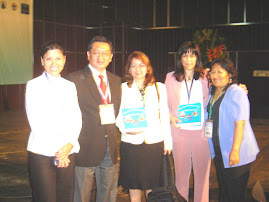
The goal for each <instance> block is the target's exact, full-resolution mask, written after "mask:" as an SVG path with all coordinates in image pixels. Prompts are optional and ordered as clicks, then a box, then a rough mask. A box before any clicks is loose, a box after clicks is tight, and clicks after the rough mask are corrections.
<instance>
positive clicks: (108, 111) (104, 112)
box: [99, 104, 116, 125]
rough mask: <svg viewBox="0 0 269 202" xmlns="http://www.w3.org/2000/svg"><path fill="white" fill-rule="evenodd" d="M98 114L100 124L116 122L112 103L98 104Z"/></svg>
mask: <svg viewBox="0 0 269 202" xmlns="http://www.w3.org/2000/svg"><path fill="white" fill-rule="evenodd" d="M99 114H100V119H101V125H106V124H112V123H115V122H116V120H115V112H114V105H113V104H107V105H99Z"/></svg>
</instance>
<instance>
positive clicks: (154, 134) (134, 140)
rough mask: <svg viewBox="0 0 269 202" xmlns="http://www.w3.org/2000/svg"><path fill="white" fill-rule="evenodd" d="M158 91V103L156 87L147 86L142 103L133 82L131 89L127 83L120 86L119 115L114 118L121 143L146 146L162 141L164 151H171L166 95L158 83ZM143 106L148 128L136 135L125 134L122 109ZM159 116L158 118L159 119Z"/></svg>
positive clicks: (163, 86) (162, 85)
mask: <svg viewBox="0 0 269 202" xmlns="http://www.w3.org/2000/svg"><path fill="white" fill-rule="evenodd" d="M157 85H158V89H159V94H160V101H158V94H157V90H156V86H155V85H153V86H147V87H146V94H145V98H144V101H142V96H141V94H140V92H139V90H138V87H137V85H136V83H135V82H134V83H133V85H132V86H131V88H129V87H128V86H127V83H126V82H125V83H123V84H122V98H121V106H120V111H119V115H118V117H117V118H116V125H117V127H118V128H119V129H120V131H121V133H122V135H121V141H123V142H127V143H131V144H136V145H137V144H142V143H143V142H145V143H147V144H153V143H158V142H161V141H164V148H165V149H172V137H171V128H170V116H169V110H168V105H167V93H166V88H165V85H164V84H162V83H159V82H158V84H157ZM144 104H145V111H146V117H147V123H148V127H147V128H145V129H144V131H143V132H142V133H139V134H136V135H130V134H126V132H125V127H124V122H123V116H122V109H125V108H138V107H143V105H144ZM159 116H160V117H159Z"/></svg>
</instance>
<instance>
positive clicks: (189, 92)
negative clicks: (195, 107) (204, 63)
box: [185, 77, 193, 104]
mask: <svg viewBox="0 0 269 202" xmlns="http://www.w3.org/2000/svg"><path fill="white" fill-rule="evenodd" d="M185 84H186V89H187V94H188V104H190V99H191V89H192V85H193V77H192V80H191V87H190V90H189V89H188V84H187V80H186V78H185Z"/></svg>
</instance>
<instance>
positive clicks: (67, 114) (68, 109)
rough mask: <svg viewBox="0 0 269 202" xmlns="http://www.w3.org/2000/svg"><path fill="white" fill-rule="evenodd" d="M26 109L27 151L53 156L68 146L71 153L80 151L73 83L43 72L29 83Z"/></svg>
mask: <svg viewBox="0 0 269 202" xmlns="http://www.w3.org/2000/svg"><path fill="white" fill-rule="evenodd" d="M25 107H26V113H27V117H28V121H29V124H30V127H31V133H30V137H29V140H28V146H27V150H28V151H31V152H33V153H36V154H41V155H44V156H55V152H57V151H58V150H59V149H60V148H61V147H62V146H64V145H66V144H67V143H71V144H73V149H72V150H71V152H70V153H74V152H75V153H77V152H79V149H80V147H79V143H78V137H79V134H80V130H81V126H82V116H81V112H80V108H79V104H78V98H77V90H76V87H75V84H74V83H72V82H70V81H67V80H66V79H63V78H61V77H54V76H51V75H49V74H46V73H45V72H44V73H43V74H42V75H41V76H39V77H37V78H35V79H33V80H30V81H28V83H27V86H26V93H25Z"/></svg>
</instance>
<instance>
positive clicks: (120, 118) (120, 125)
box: [116, 84, 125, 134]
mask: <svg viewBox="0 0 269 202" xmlns="http://www.w3.org/2000/svg"><path fill="white" fill-rule="evenodd" d="M121 90H122V94H121V103H120V110H119V114H118V116H117V118H116V126H117V127H118V128H119V130H120V132H121V133H122V134H125V127H124V121H123V115H122V109H124V108H125V107H124V101H125V87H124V86H123V84H122V85H121Z"/></svg>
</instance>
